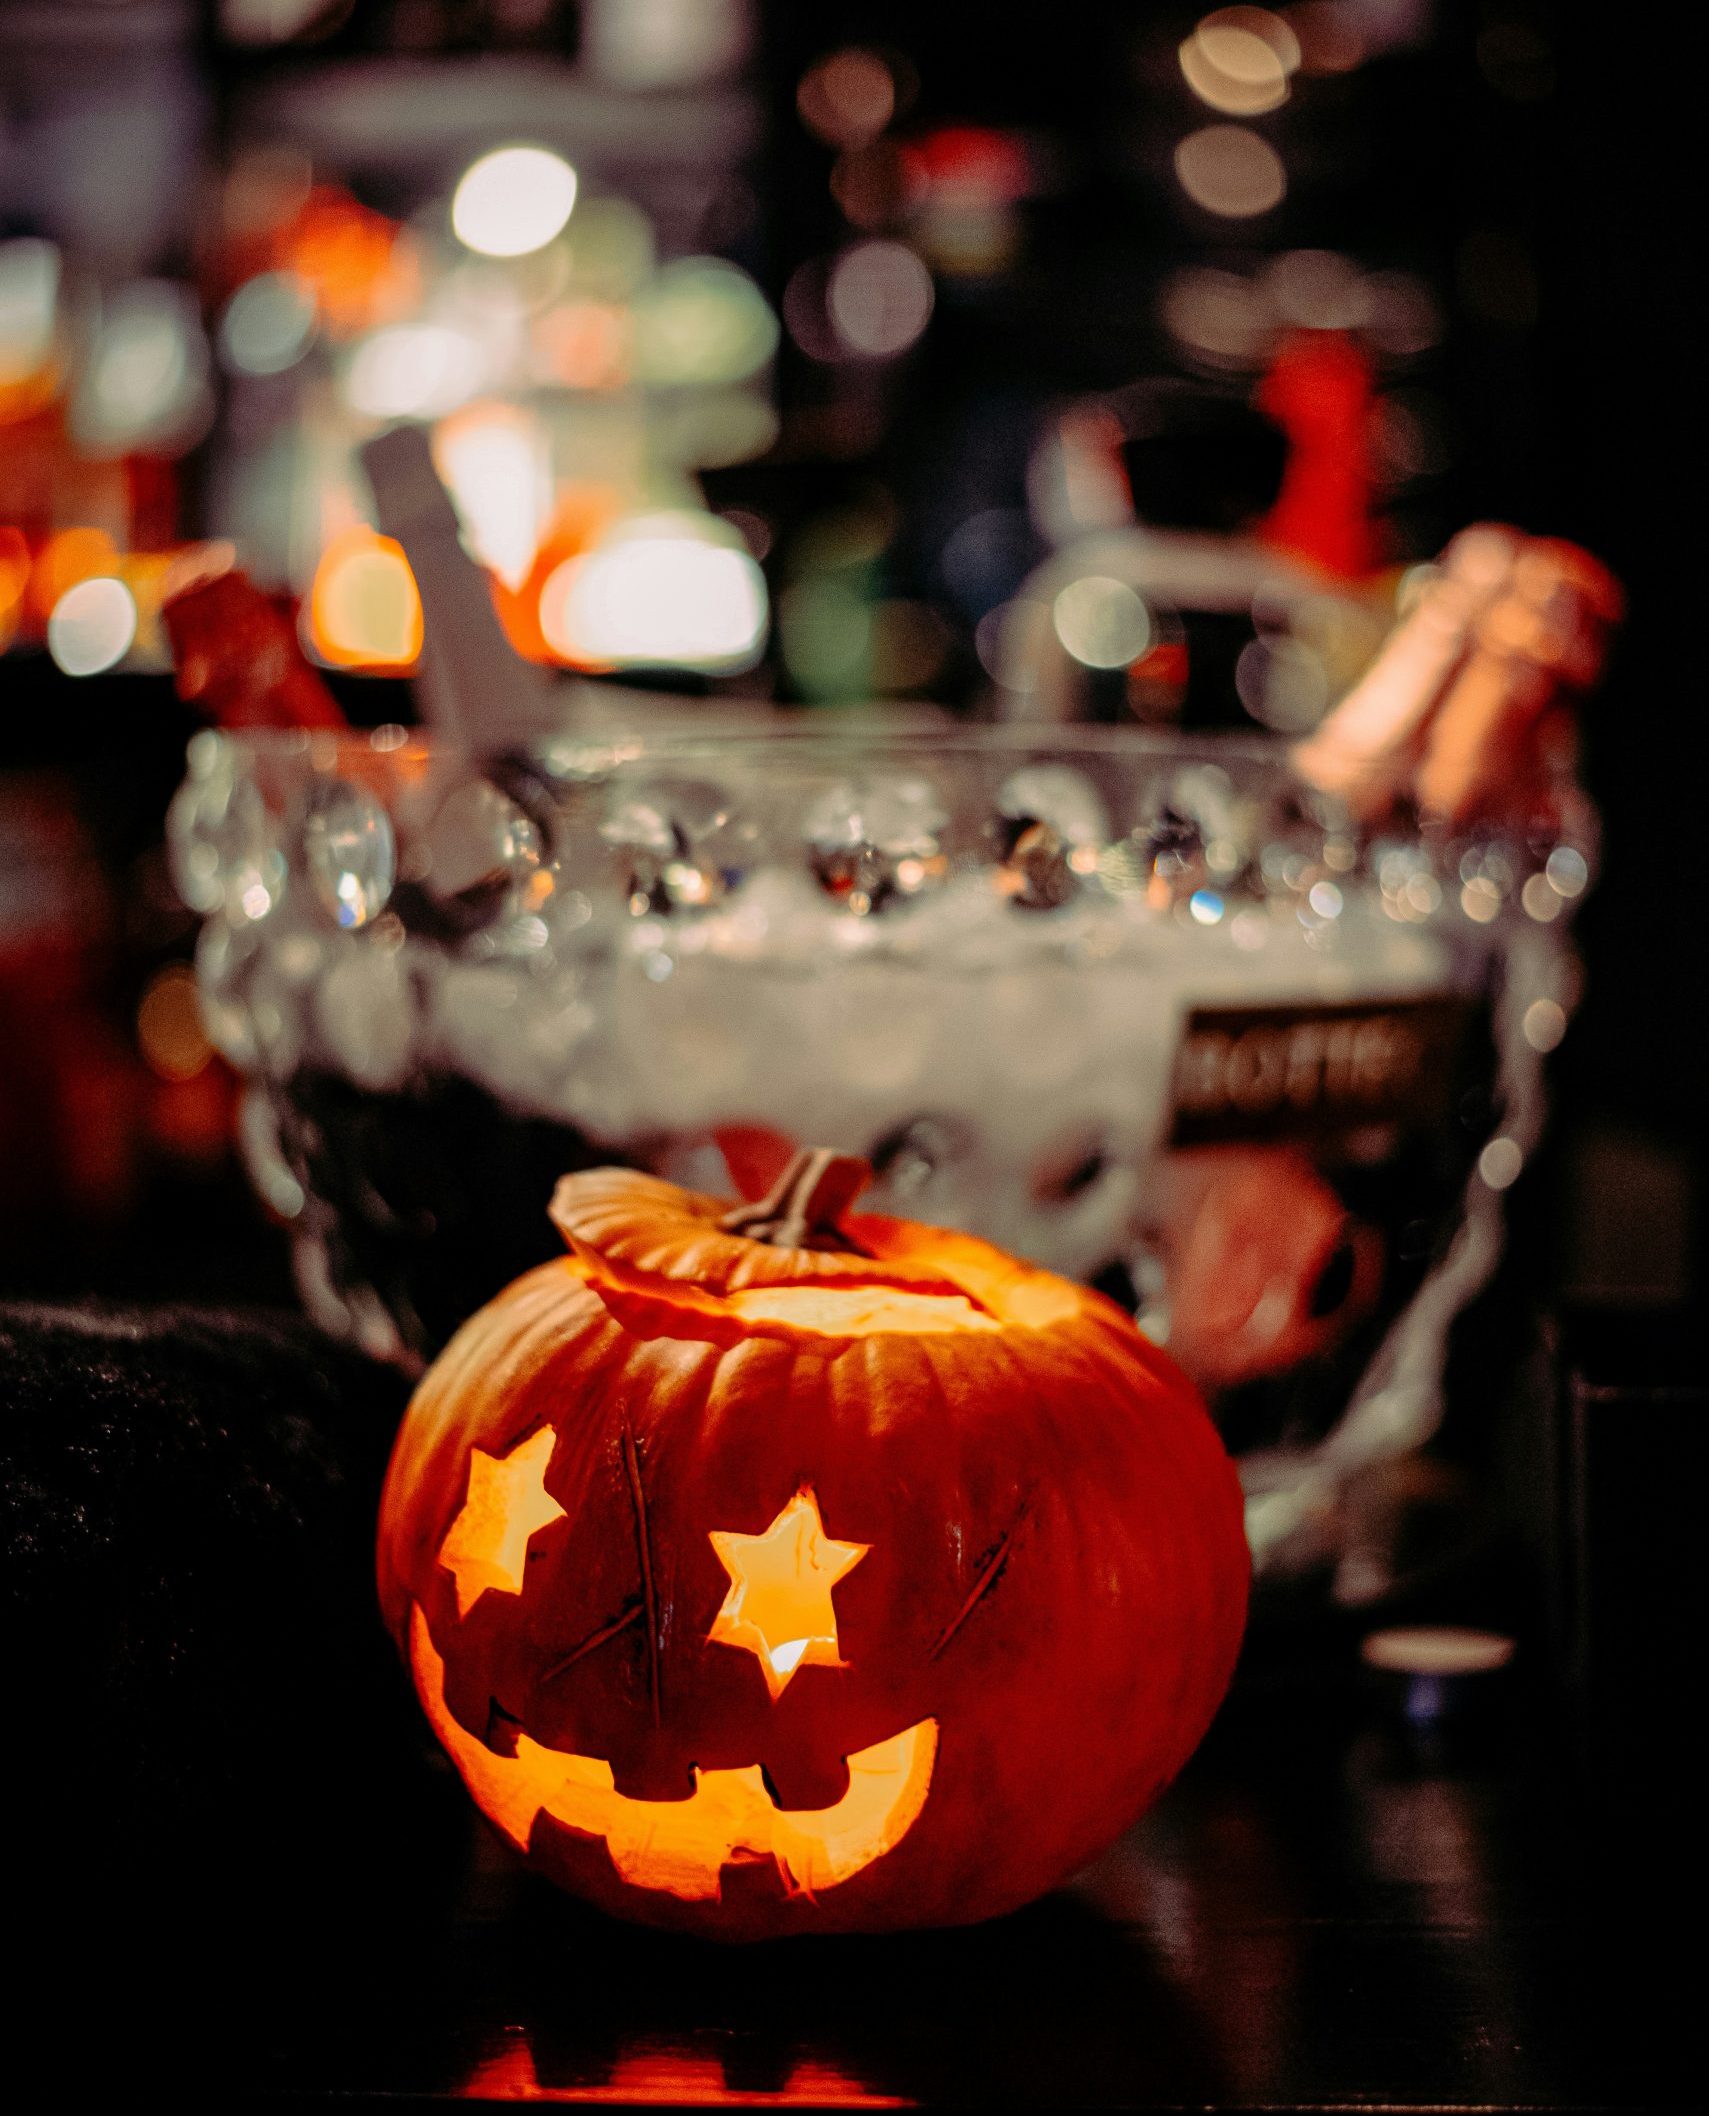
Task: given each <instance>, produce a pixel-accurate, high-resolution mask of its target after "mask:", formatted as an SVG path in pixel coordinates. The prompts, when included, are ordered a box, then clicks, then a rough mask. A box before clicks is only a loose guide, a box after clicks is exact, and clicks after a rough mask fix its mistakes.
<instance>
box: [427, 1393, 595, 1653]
mask: <svg viewBox="0 0 1709 2116" xmlns="http://www.w3.org/2000/svg"><path fill="white" fill-rule="evenodd" d="M556 1437H557V1436H556V1435H555V1434H554V1433H553V1431H552V1428H551V1427H550V1426H549V1425H543V1426H542V1427H541V1428H540V1430H539V1431H538V1432H537V1433H532V1434H530V1435H529V1437H528V1438H527V1439H526V1440H524V1441H523V1443H522V1444H521V1446H520V1447H513V1448H512V1449H511V1451H510V1453H509V1454H508V1455H488V1454H484V1453H483V1452H482V1451H481V1449H480V1448H478V1447H477V1448H472V1449H471V1450H470V1452H469V1495H468V1497H467V1498H466V1499H465V1500H464V1502H463V1510H462V1512H461V1513H459V1514H458V1516H457V1518H456V1520H455V1521H453V1522H452V1524H451V1532H450V1534H449V1535H448V1536H447V1537H446V1538H445V1541H444V1542H443V1543H442V1544H441V1545H440V1548H439V1562H440V1564H441V1565H443V1566H444V1567H445V1569H446V1570H447V1571H448V1572H449V1573H450V1574H451V1575H452V1577H453V1578H454V1579H455V1580H456V1582H457V1614H458V1615H459V1616H467V1615H468V1613H469V1611H470V1610H471V1609H472V1608H473V1607H474V1606H475V1604H476V1602H478V1601H479V1600H480V1598H481V1596H482V1595H483V1594H485V1593H486V1591H487V1589H488V1588H489V1587H494V1588H497V1589H498V1591H499V1592H500V1593H501V1594H520V1593H521V1592H522V1577H523V1568H524V1566H525V1564H526V1563H527V1559H528V1539H529V1537H530V1536H532V1535H533V1534H534V1532H535V1530H536V1529H539V1528H547V1527H549V1526H550V1525H551V1524H552V1522H554V1521H560V1520H562V1519H563V1515H564V1509H563V1508H562V1507H561V1506H560V1505H559V1504H558V1502H557V1500H556V1499H554V1498H553V1497H552V1495H551V1493H550V1492H549V1491H547V1489H546V1484H545V1477H546V1465H547V1464H548V1463H549V1462H550V1461H551V1459H552V1447H553V1443H554V1441H555V1439H556Z"/></svg>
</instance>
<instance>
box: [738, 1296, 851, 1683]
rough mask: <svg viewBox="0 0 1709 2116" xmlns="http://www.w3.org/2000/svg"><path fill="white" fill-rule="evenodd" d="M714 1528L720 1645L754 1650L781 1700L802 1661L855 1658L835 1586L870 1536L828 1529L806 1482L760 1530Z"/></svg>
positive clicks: (828, 1663) (834, 1662)
mask: <svg viewBox="0 0 1709 2116" xmlns="http://www.w3.org/2000/svg"><path fill="white" fill-rule="evenodd" d="M739 1297H740V1296H738V1298H739ZM710 1534H711V1538H712V1547H713V1549H714V1550H715V1551H716V1552H717V1553H718V1562H719V1564H721V1565H722V1566H723V1568H724V1570H725V1571H726V1572H727V1573H728V1574H729V1575H730V1591H729V1593H728V1594H727V1595H726V1596H725V1597H724V1604H723V1607H722V1608H721V1609H720V1610H719V1611H718V1614H717V1615H716V1616H715V1617H714V1618H713V1620H712V1629H711V1630H710V1631H709V1632H708V1633H707V1634H706V1635H707V1637H708V1638H709V1639H710V1640H711V1641H712V1643H713V1644H714V1645H718V1646H740V1647H741V1648H742V1649H743V1651H744V1652H747V1653H751V1654H753V1656H754V1657H755V1659H756V1660H757V1661H758V1662H759V1664H760V1672H761V1673H762V1674H763V1675H764V1676H765V1680H766V1688H767V1689H768V1690H769V1691H770V1692H771V1695H772V1701H773V1703H775V1702H776V1701H777V1699H778V1698H780V1697H781V1696H782V1695H783V1693H784V1690H785V1689H786V1688H787V1687H788V1684H789V1680H790V1678H791V1676H793V1675H794V1673H795V1671H796V1670H797V1669H798V1668H808V1667H811V1668H841V1667H844V1666H846V1665H847V1663H846V1662H845V1661H844V1660H843V1658H842V1656H841V1654H840V1653H839V1651H838V1649H837V1612H836V1610H835V1609H834V1608H833V1607H832V1605H831V1589H832V1588H833V1587H834V1586H835V1585H836V1584H837V1582H838V1581H839V1580H840V1579H842V1578H843V1577H844V1576H845V1575H846V1574H848V1573H850V1572H852V1571H853V1570H854V1568H855V1567H856V1566H857V1565H858V1564H859V1563H860V1561H861V1559H862V1558H864V1557H865V1556H866V1554H867V1552H868V1550H869V1549H871V1547H872V1546H871V1545H870V1544H869V1543H839V1542H837V1541H836V1540H835V1539H834V1538H832V1537H831V1536H828V1535H826V1533H825V1524H824V1522H823V1521H821V1520H820V1518H819V1502H818V1501H817V1500H816V1499H815V1498H814V1496H813V1494H812V1492H811V1491H810V1490H806V1489H803V1490H801V1491H798V1492H797V1493H796V1494H795V1496H794V1498H793V1499H791V1500H790V1501H789V1502H788V1504H787V1505H786V1506H784V1507H782V1508H780V1509H779V1511H778V1514H777V1517H776V1519H775V1520H774V1521H773V1522H772V1523H771V1526H770V1527H769V1528H766V1529H763V1530H762V1531H761V1532H760V1534H758V1535H757V1536H745V1535H738V1534H735V1533H733V1532H732V1531H730V1530H728V1529H722V1528H714V1529H712V1530H711V1531H710Z"/></svg>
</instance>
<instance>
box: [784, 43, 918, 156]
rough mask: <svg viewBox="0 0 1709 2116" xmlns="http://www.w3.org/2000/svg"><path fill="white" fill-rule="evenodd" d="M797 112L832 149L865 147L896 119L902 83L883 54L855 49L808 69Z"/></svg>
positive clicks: (797, 94)
mask: <svg viewBox="0 0 1709 2116" xmlns="http://www.w3.org/2000/svg"><path fill="white" fill-rule="evenodd" d="M795 107H796V109H797V110H798V111H799V112H800V113H801V122H802V123H803V124H804V125H805V126H806V127H807V129H808V131H809V132H813V133H817V135H818V136H819V138H820V139H822V140H824V141H825V142H826V143H827V145H829V146H832V147H861V146H864V145H865V144H866V143H867V141H868V140H873V139H876V138H877V137H878V135H879V134H880V133H881V132H882V131H883V130H884V128H885V126H886V125H888V124H889V122H890V120H891V118H892V117H893V116H894V115H895V112H896V82H895V79H894V77H893V76H892V74H891V71H890V68H889V67H888V66H887V65H886V64H885V63H884V61H883V60H882V59H881V58H880V57H879V56H878V54H877V52H875V51H863V50H861V49H860V48H859V47H858V46H852V45H851V46H850V47H848V48H847V49H846V50H843V51H834V52H832V53H831V54H830V56H829V57H828V58H824V59H820V60H819V61H818V63H817V64H816V65H813V66H810V67H809V68H808V69H807V71H806V72H805V73H804V74H803V75H802V76H801V84H800V86H799V87H798V88H797V89H796V91H795Z"/></svg>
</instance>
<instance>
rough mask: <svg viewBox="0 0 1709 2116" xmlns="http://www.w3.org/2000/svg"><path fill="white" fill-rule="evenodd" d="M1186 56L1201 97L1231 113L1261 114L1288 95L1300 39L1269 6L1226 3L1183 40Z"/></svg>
mask: <svg viewBox="0 0 1709 2116" xmlns="http://www.w3.org/2000/svg"><path fill="white" fill-rule="evenodd" d="M1180 60H1181V72H1182V73H1183V75H1184V76H1185V77H1186V81H1187V85H1188V87H1189V88H1191V89H1192V91H1193V93H1194V94H1195V95H1196V96H1197V97H1198V98H1199V100H1200V102H1202V103H1208V104H1209V105H1210V107H1211V108H1212V109H1213V110H1221V111H1224V112H1226V113H1227V114H1228V115H1229V116H1230V117H1258V116H1260V115H1262V113H1263V112H1265V111H1268V110H1276V109H1279V108H1280V107H1281V105H1282V104H1283V103H1285V102H1286V101H1287V99H1288V77H1289V75H1290V74H1292V73H1293V72H1294V70H1295V69H1296V68H1297V67H1298V65H1299V63H1300V43H1299V39H1298V37H1296V36H1295V34H1294V32H1293V31H1292V30H1291V29H1290V28H1289V26H1288V24H1287V23H1286V22H1285V21H1283V19H1282V18H1281V16H1280V15H1275V14H1272V13H1271V12H1270V10H1269V9H1268V8H1262V7H1223V8H1218V9H1217V11H1216V12H1215V13H1214V14H1210V15H1207V16H1206V17H1205V18H1204V20H1203V21H1202V22H1201V23H1200V24H1199V26H1198V28H1197V29H1195V30H1194V32H1193V34H1192V35H1191V36H1190V37H1189V38H1188V39H1187V41H1186V42H1185V43H1184V44H1183V45H1182V46H1181V50H1180Z"/></svg>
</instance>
